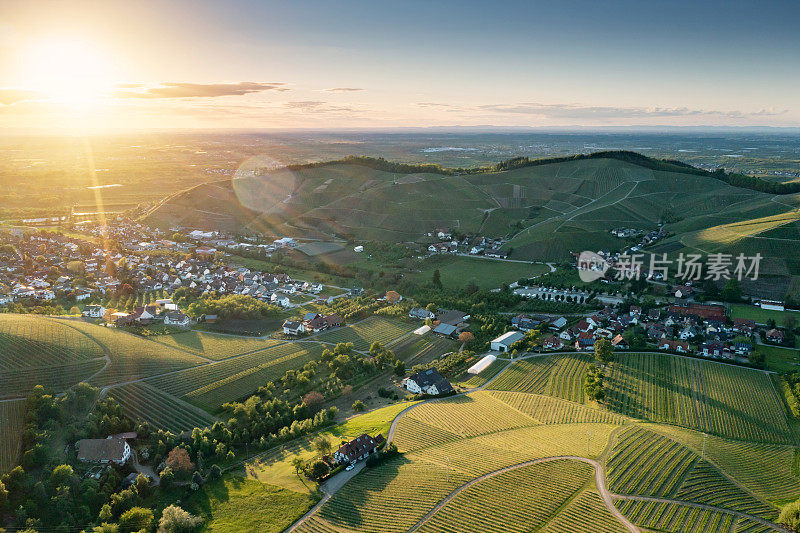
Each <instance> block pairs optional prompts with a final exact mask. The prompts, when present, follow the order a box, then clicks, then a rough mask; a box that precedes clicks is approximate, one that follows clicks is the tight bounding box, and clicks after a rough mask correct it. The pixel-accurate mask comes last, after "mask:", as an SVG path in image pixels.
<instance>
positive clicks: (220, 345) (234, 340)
mask: <svg viewBox="0 0 800 533" xmlns="http://www.w3.org/2000/svg"><path fill="white" fill-rule="evenodd" d="M151 338H152V339H153V340H154V341H156V342H158V343H160V344H163V345H165V346H169V347H170V348H176V349H178V350H183V351H185V352H189V353H192V354H194V355H199V356H201V357H206V358H208V359H213V360H214V361H220V360H222V359H228V358H230V357H235V356H237V355H242V354H244V353H249V352H255V351H257V350H263V349H265V348H270V347H272V346H275V345H276V344H279V343H280V341H276V340H272V339H261V338H258V337H250V338H248V337H236V336H233V335H220V334H216V333H206V332H202V331H182V332H180V333H173V334H170V335H157V336H154V337H151Z"/></svg>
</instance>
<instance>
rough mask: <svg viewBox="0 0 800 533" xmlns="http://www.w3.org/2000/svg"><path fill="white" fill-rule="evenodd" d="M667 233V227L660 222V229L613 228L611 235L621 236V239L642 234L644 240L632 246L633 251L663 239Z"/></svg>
mask: <svg viewBox="0 0 800 533" xmlns="http://www.w3.org/2000/svg"><path fill="white" fill-rule="evenodd" d="M666 234H667V232H666V227H665V226H664V225H662V224H659V226H658V229H654V230H650V231H646V230H641V229H635V228H614V229H612V230H611V235H613V236H614V237H619V238H620V239H631V238H634V237H640V236H641V237H642V240H641V241H639V244H637V245H635V246H633V247H631V251H632V252H638V251H639V250H641V249H642V247H644V246H647V245H648V244H653V243H654V242H656V241H657V240H659V239H663V238H664V237H665V236H666Z"/></svg>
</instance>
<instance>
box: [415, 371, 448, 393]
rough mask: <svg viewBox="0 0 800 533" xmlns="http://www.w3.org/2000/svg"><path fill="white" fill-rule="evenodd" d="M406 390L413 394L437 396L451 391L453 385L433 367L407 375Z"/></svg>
mask: <svg viewBox="0 0 800 533" xmlns="http://www.w3.org/2000/svg"><path fill="white" fill-rule="evenodd" d="M405 387H406V390H408V391H409V392H412V393H414V394H427V395H429V396H438V395H440V394H447V393H450V392H453V386H452V385H451V384H450V382H449V381H447V380H446V379H445V378H444V377H442V375H441V374H439V371H438V370H436V369H435V368H429V369H428V370H423V371H422V372H417V373H416V374H412V375H410V376H408V377H407V378H406V380H405Z"/></svg>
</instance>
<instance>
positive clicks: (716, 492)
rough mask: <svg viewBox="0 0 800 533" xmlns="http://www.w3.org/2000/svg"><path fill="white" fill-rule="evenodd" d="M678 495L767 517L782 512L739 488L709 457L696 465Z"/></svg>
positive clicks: (683, 498)
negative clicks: (708, 460) (710, 462)
mask: <svg viewBox="0 0 800 533" xmlns="http://www.w3.org/2000/svg"><path fill="white" fill-rule="evenodd" d="M675 496H676V499H678V500H684V501H690V502H697V503H705V504H707V505H713V506H715V507H722V508H725V509H732V510H734V511H741V512H743V513H747V514H751V515H755V516H760V517H762V518H767V519H774V518H776V517H777V514H778V513H777V511H776V510H775V508H773V507H770V506H769V505H766V504H765V503H763V502H760V501H758V500H757V499H756V498H754V497H753V496H751V495H750V494H747V493H746V492H744V491H743V490H741V489H740V488H738V487H737V486H736V485H734V484H733V483H731V482H730V481H729V480H728V479H727V478H725V477H724V476H723V475H722V474H720V473H719V470H717V469H716V468H714V467H713V466H711V465H709V464H708V463H707V462H705V461H701V462H698V463H697V464H695V465H694V468H692V470H691V472H690V473H689V475H688V476H687V478H686V480H685V481H684V482H683V484H682V485H681V488H680V490H678V492H677V494H676V495H675Z"/></svg>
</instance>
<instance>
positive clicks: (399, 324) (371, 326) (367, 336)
mask: <svg viewBox="0 0 800 533" xmlns="http://www.w3.org/2000/svg"><path fill="white" fill-rule="evenodd" d="M413 329H414V324H411V323H409V322H403V321H400V320H397V319H388V318H382V317H378V316H373V317H369V318H366V319H364V320H362V321H360V322H357V323H355V324H353V325H351V326H347V327H343V328H339V329H335V330H333V331H330V332H327V333H323V334H321V335H318V336H316V337H314V340H318V341H322V342H332V343H339V342H352V343H353V347H354V348H355V349H356V350H361V351H366V350H369V347H370V345H371V344H372V343H373V342H380V343H382V344H383V345H384V346H386V345H388V344H391V343H392V342H393V341H395V340H397V339H399V338H400V337H402V336H403V335H405V334H406V333H409V332H410V331H412V330H413Z"/></svg>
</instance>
